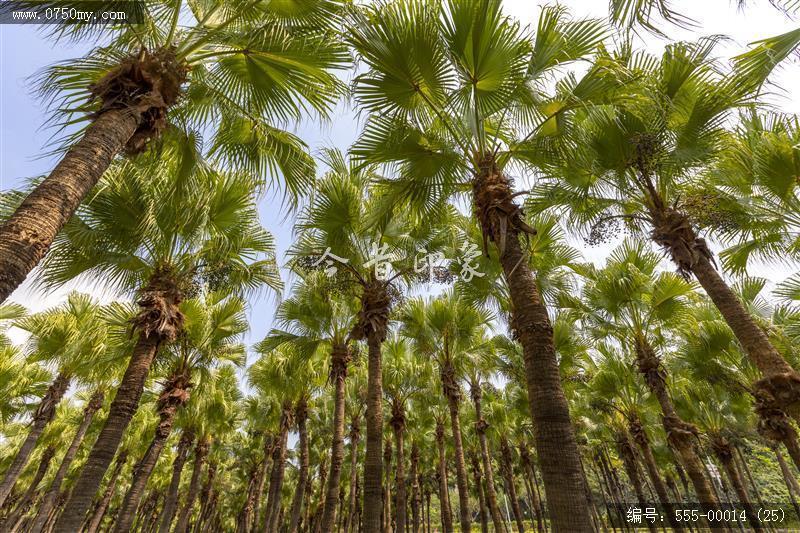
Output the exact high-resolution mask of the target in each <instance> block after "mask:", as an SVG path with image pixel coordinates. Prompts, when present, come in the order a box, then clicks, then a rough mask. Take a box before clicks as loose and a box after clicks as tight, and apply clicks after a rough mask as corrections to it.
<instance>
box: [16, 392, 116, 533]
mask: <svg viewBox="0 0 800 533" xmlns="http://www.w3.org/2000/svg"><path fill="white" fill-rule="evenodd" d="M102 405H103V393H102V392H101V391H99V390H98V391H96V392H95V393H94V394H93V395H92V397H91V398H90V399H89V401H88V402H87V404H86V407H85V408H84V410H83V419H82V420H81V423H80V425H79V426H78V430H77V431H76V432H75V435H74V436H73V437H72V442H71V443H70V445H69V448H67V452H66V453H65V454H64V458H63V459H62V460H61V465H59V467H58V470H57V471H56V474H55V476H54V477H53V481H52V482H51V483H50V488H49V489H48V490H47V494H45V496H44V499H43V500H42V503H41V504H40V505H39V510H38V512H37V513H36V516H35V517H34V519H33V525H32V526H31V529H32V530H33V531H42V530H44V526H45V523H46V522H47V521H48V519H49V518H50V513H51V512H52V511H53V510H54V509H55V507H56V503H57V501H58V497H59V494H60V493H61V483H62V482H63V481H64V478H65V477H66V475H67V472H68V471H69V467H70V466H71V465H72V461H73V460H74V459H75V454H77V453H78V448H80V445H81V442H83V437H84V436H85V435H86V432H87V431H88V430H89V425H90V424H91V423H92V418H94V414H95V413H96V412H97V411H98V409H100V407H102Z"/></svg>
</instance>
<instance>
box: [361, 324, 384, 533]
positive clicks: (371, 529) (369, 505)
mask: <svg viewBox="0 0 800 533" xmlns="http://www.w3.org/2000/svg"><path fill="white" fill-rule="evenodd" d="M381 342H382V341H381V337H380V336H379V335H378V334H377V333H371V334H370V335H369V336H368V338H367V346H368V350H369V353H368V361H367V363H368V369H367V414H366V419H367V442H366V444H367V448H366V452H365V456H364V516H363V519H362V520H363V528H364V533H380V531H381V508H382V498H383V491H382V489H381V484H382V481H383V459H382V457H381V451H382V447H383V438H382V432H383V412H382V403H383V399H382V398H383V383H382V378H381Z"/></svg>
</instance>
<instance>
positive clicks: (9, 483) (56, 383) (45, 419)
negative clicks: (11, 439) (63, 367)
mask: <svg viewBox="0 0 800 533" xmlns="http://www.w3.org/2000/svg"><path fill="white" fill-rule="evenodd" d="M69 383H70V377H69V376H68V375H67V374H65V373H63V372H62V373H59V374H58V376H56V379H55V380H53V383H51V384H50V386H49V387H48V388H47V392H45V394H44V396H43V397H42V400H41V401H40V402H39V406H38V407H37V408H36V412H35V413H34V414H33V423H32V424H31V429H30V431H28V434H27V436H26V437H25V441H24V442H23V443H22V446H21V447H20V449H19V451H18V452H17V455H15V456H14V460H13V461H12V462H11V465H10V466H9V467H8V470H7V471H6V475H5V477H4V478H3V482H2V483H1V484H0V507H2V506H3V503H5V501H6V498H8V495H9V494H11V490H12V489H13V488H14V484H15V483H16V482H17V479H18V478H19V476H20V474H22V470H23V469H24V468H25V465H26V464H28V459H30V457H31V453H33V450H34V448H36V443H37V442H38V441H39V437H41V435H42V432H43V431H44V428H45V427H46V426H47V424H49V423H50V421H51V420H53V417H54V416H55V414H56V407H58V404H59V402H61V398H63V397H64V394H65V393H66V392H67V389H68V388H69Z"/></svg>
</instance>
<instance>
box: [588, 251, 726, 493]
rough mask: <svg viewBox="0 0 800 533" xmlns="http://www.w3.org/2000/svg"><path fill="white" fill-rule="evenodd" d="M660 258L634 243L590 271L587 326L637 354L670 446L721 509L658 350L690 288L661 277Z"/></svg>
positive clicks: (698, 489)
mask: <svg viewBox="0 0 800 533" xmlns="http://www.w3.org/2000/svg"><path fill="white" fill-rule="evenodd" d="M659 262H660V257H659V256H658V254H656V253H654V252H652V251H650V250H647V249H646V248H645V245H644V244H643V243H641V242H636V241H625V242H623V243H622V244H621V245H620V246H619V247H618V248H616V249H615V250H614V251H613V252H612V254H611V257H610V260H609V262H608V264H607V266H606V267H605V268H604V269H603V270H599V271H598V270H596V269H594V268H593V267H588V268H587V272H586V273H587V278H588V279H587V285H586V286H585V288H584V291H583V298H584V301H583V303H579V304H578V305H579V306H585V307H584V310H585V311H584V312H581V311H579V312H578V313H577V315H576V317H581V318H583V319H584V320H586V321H587V322H588V323H589V324H590V325H591V327H592V328H593V330H594V331H593V333H592V335H594V336H595V338H597V339H602V338H605V337H607V336H612V337H613V338H616V339H618V340H619V342H620V343H622V344H623V346H624V347H625V349H627V350H630V351H631V352H633V354H634V356H635V363H636V367H637V368H638V370H639V373H640V374H641V375H642V377H643V378H644V381H645V384H646V385H647V388H648V389H649V391H650V393H651V394H652V395H653V396H654V397H655V398H656V400H657V401H658V404H659V407H660V408H661V414H662V423H663V426H664V430H665V431H666V434H667V439H668V441H669V443H670V445H671V446H672V447H673V448H674V449H676V450H677V452H678V454H679V455H680V458H681V462H682V463H683V464H682V466H683V467H684V468H685V469H686V471H687V473H688V474H689V477H690V478H691V480H692V484H693V486H694V488H695V492H696V493H697V497H698V499H699V501H700V503H701V504H702V505H704V506H705V507H708V508H712V507H713V506H715V505H718V503H719V502H718V501H717V497H716V494H715V492H714V490H713V487H712V485H711V483H710V481H709V480H708V478H707V477H706V473H705V467H704V466H703V463H702V461H701V459H700V457H699V455H698V453H697V449H696V444H695V440H696V438H697V435H698V430H697V428H696V427H695V426H694V425H693V424H690V423H688V422H685V421H684V420H683V419H682V418H681V417H680V415H679V414H678V412H677V411H676V409H675V405H674V402H673V400H672V397H671V395H670V388H669V384H668V383H669V382H668V375H667V372H666V369H665V367H664V365H663V364H662V362H661V357H660V356H659V354H658V352H657V351H656V350H657V348H656V346H654V344H655V343H657V342H663V340H664V339H665V338H666V336H665V335H666V332H667V331H668V329H669V328H674V327H676V325H678V324H681V323H683V322H682V320H683V318H684V317H685V316H686V315H687V313H686V310H687V306H688V302H687V297H688V295H689V294H690V293H691V290H692V286H691V284H690V283H688V282H687V281H685V280H684V279H683V278H681V277H680V276H678V275H677V274H673V273H669V272H661V273H657V272H656V268H657V266H658V264H659Z"/></svg>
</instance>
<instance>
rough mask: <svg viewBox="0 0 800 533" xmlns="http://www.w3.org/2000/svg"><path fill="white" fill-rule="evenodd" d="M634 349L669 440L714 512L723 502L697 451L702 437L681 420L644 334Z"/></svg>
mask: <svg viewBox="0 0 800 533" xmlns="http://www.w3.org/2000/svg"><path fill="white" fill-rule="evenodd" d="M634 348H635V352H636V364H637V365H638V367H639V372H640V373H641V374H642V376H644V379H645V382H646V383H647V387H648V389H649V390H650V392H651V393H652V394H653V395H654V396H655V397H656V399H657V400H658V403H659V405H660V406H661V413H662V415H663V418H662V421H663V424H664V430H665V431H666V433H667V440H668V441H669V443H670V445H671V446H672V447H673V448H674V449H675V450H677V451H678V455H680V457H681V459H682V462H683V466H684V468H685V469H686V473H687V474H688V475H689V479H690V480H691V481H692V485H693V486H694V490H695V494H697V499H698V500H699V502H700V505H701V506H702V507H703V508H704V509H705V510H706V511H711V510H713V509H714V508H716V507H717V506H719V500H718V499H717V496H716V494H715V493H714V487H713V486H712V485H711V483H710V482H709V480H708V478H707V477H706V474H705V467H704V466H703V462H702V461H701V460H700V457H699V456H698V455H697V450H696V448H695V441H696V439H697V436H698V432H697V428H695V427H694V426H693V425H692V424H689V423H687V422H685V421H683V420H681V418H680V417H679V416H678V414H677V413H676V411H675V407H674V406H673V404H672V399H671V398H670V396H669V393H668V392H667V383H666V375H665V372H664V369H663V367H662V366H661V361H660V359H659V358H658V356H657V355H656V353H655V351H654V350H653V347H652V346H651V345H650V343H649V341H648V340H647V339H646V338H645V337H644V336H643V335H639V336H637V337H636V341H635V347H634Z"/></svg>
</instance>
